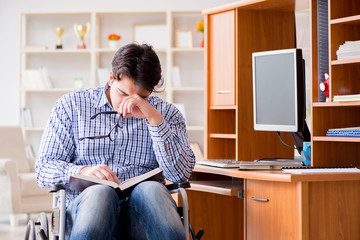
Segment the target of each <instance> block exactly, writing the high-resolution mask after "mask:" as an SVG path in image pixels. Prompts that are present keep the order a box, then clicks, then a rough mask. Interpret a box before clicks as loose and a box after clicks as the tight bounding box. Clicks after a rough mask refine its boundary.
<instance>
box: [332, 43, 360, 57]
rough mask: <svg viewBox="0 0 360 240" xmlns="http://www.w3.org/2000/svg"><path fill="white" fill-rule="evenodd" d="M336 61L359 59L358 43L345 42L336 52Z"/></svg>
mask: <svg viewBox="0 0 360 240" xmlns="http://www.w3.org/2000/svg"><path fill="white" fill-rule="evenodd" d="M336 55H337V57H338V60H345V59H352V58H360V41H345V43H344V44H343V45H340V47H339V50H337V51H336Z"/></svg>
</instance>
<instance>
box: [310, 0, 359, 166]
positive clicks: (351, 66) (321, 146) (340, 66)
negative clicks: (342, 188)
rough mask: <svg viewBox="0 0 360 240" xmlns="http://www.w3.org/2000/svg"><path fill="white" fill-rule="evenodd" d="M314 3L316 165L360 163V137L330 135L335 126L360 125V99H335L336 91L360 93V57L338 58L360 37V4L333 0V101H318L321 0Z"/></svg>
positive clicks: (330, 91) (331, 45) (331, 59)
mask: <svg viewBox="0 0 360 240" xmlns="http://www.w3.org/2000/svg"><path fill="white" fill-rule="evenodd" d="M311 4H312V32H313V37H312V49H313V50H312V59H313V61H312V81H313V83H312V89H313V94H312V95H313V97H312V102H313V104H312V131H311V132H312V165H313V166H338V165H355V166H356V165H359V164H360V159H359V157H358V156H359V155H360V138H346V137H326V132H327V130H328V129H331V128H344V127H358V126H360V102H359V101H357V102H334V101H333V97H334V96H335V95H348V94H360V84H359V81H360V75H359V72H360V58H359V57H356V56H355V57H353V58H349V59H343V60H338V57H337V53H336V52H337V51H338V49H339V46H340V45H342V44H344V43H345V41H359V40H360V30H359V29H360V21H359V19H360V6H359V3H358V1H356V0H344V1H341V2H340V1H336V0H330V1H329V6H328V7H329V10H328V14H329V70H330V81H329V102H319V101H318V79H319V76H318V72H317V69H318V47H317V38H316V36H317V34H316V33H317V31H318V29H317V7H316V6H317V1H315V0H313V1H311Z"/></svg>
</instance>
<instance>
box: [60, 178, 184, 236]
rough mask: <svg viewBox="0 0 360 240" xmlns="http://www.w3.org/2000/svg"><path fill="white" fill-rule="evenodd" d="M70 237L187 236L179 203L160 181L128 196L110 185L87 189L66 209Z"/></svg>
mask: <svg viewBox="0 0 360 240" xmlns="http://www.w3.org/2000/svg"><path fill="white" fill-rule="evenodd" d="M66 239H76V240H78V239H87V240H89V239H90V240H95V239H102V240H103V239H151V240H156V239H171V240H177V239H179V240H180V239H181V240H184V239H186V237H185V230H184V227H183V224H182V222H181V219H180V217H179V215H178V213H177V207H176V203H175V201H174V200H173V198H172V197H171V194H170V193H169V191H168V190H167V189H166V187H165V186H164V185H163V184H162V183H159V182H155V181H146V182H143V183H140V184H138V185H137V186H136V187H135V188H134V189H133V190H132V192H131V193H129V194H127V195H125V196H120V197H119V196H118V194H117V193H116V192H115V191H114V190H113V189H112V188H110V187H108V186H103V185H94V186H91V187H88V188H87V189H85V190H84V191H83V192H82V193H81V194H80V195H79V196H78V197H77V198H76V199H75V200H74V201H73V202H72V203H71V204H70V205H69V207H68V208H67V210H66Z"/></svg>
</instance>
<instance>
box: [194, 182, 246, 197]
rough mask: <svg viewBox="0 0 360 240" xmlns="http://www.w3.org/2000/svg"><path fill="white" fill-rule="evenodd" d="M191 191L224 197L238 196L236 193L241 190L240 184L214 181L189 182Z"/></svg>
mask: <svg viewBox="0 0 360 240" xmlns="http://www.w3.org/2000/svg"><path fill="white" fill-rule="evenodd" d="M190 184H191V188H190V189H189V190H192V191H201V192H208V193H214V194H220V195H225V196H238V192H239V191H241V190H243V185H242V184H241V182H239V181H238V182H236V183H235V184H234V182H233V181H232V180H215V181H207V180H205V181H190Z"/></svg>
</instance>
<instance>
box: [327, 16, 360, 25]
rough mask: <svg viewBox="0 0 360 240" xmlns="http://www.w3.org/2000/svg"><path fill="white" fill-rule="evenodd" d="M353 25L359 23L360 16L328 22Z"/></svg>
mask: <svg viewBox="0 0 360 240" xmlns="http://www.w3.org/2000/svg"><path fill="white" fill-rule="evenodd" d="M353 23H360V15H355V16H350V17H343V18H337V19H332V20H330V24H331V25H334V24H353Z"/></svg>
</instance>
